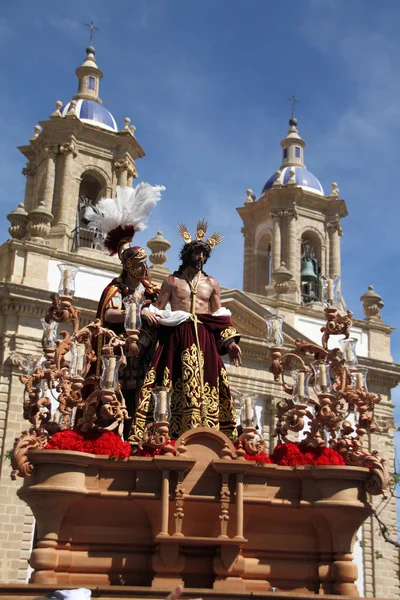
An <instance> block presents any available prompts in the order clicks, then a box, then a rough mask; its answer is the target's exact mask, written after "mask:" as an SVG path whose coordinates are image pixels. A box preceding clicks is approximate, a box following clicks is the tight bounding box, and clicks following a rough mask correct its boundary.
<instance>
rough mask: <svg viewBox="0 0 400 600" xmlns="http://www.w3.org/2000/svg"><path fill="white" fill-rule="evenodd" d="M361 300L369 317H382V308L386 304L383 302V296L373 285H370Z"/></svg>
mask: <svg viewBox="0 0 400 600" xmlns="http://www.w3.org/2000/svg"><path fill="white" fill-rule="evenodd" d="M360 300H361V302H362V303H363V307H364V313H365V316H366V318H367V319H382V315H381V308H383V307H384V306H385V305H384V303H383V302H382V296H380V295H379V294H378V293H377V292H375V290H374V288H373V286H372V285H369V286H368V292H366V293H365V294H364V295H363V296H361V298H360Z"/></svg>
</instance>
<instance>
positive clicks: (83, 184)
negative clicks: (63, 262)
mask: <svg viewBox="0 0 400 600" xmlns="http://www.w3.org/2000/svg"><path fill="white" fill-rule="evenodd" d="M109 183H110V179H109V176H108V174H107V173H106V172H105V171H104V170H103V169H101V168H99V167H95V166H92V165H91V166H88V167H87V168H86V169H84V170H83V171H82V174H81V177H80V184H79V193H78V202H77V212H76V227H75V231H74V240H73V249H76V248H80V247H84V248H99V241H100V240H101V239H102V233H101V232H100V231H97V230H95V231H94V230H89V229H88V222H87V220H86V219H85V211H86V208H87V206H89V205H96V204H97V202H98V201H99V200H100V199H101V198H103V197H104V196H106V195H107V190H108V189H109V185H108V184H109Z"/></svg>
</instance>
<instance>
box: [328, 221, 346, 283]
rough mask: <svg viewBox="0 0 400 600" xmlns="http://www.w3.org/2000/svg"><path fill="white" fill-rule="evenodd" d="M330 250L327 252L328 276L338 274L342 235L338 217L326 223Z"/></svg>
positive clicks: (336, 275) (337, 275)
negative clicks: (340, 237)
mask: <svg viewBox="0 0 400 600" xmlns="http://www.w3.org/2000/svg"><path fill="white" fill-rule="evenodd" d="M328 228H329V240H330V244H329V245H330V252H329V258H330V260H329V271H330V272H329V275H330V277H339V276H340V239H339V236H340V235H342V233H343V232H342V227H341V225H340V219H339V217H337V218H336V219H335V220H334V221H331V222H330V223H328Z"/></svg>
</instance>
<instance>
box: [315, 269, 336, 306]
mask: <svg viewBox="0 0 400 600" xmlns="http://www.w3.org/2000/svg"><path fill="white" fill-rule="evenodd" d="M319 279H320V281H321V288H322V295H321V299H322V303H323V304H324V305H325V306H332V307H334V308H341V305H340V294H339V283H340V277H334V278H332V277H327V276H326V275H321V277H320V278H319Z"/></svg>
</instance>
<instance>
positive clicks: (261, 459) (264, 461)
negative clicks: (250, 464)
mask: <svg viewBox="0 0 400 600" xmlns="http://www.w3.org/2000/svg"><path fill="white" fill-rule="evenodd" d="M244 458H245V459H246V460H253V461H255V462H256V463H257V464H258V465H270V464H271V463H272V460H271V459H270V457H269V456H268V454H266V453H265V452H259V453H258V454H247V452H246V454H245V455H244Z"/></svg>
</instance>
